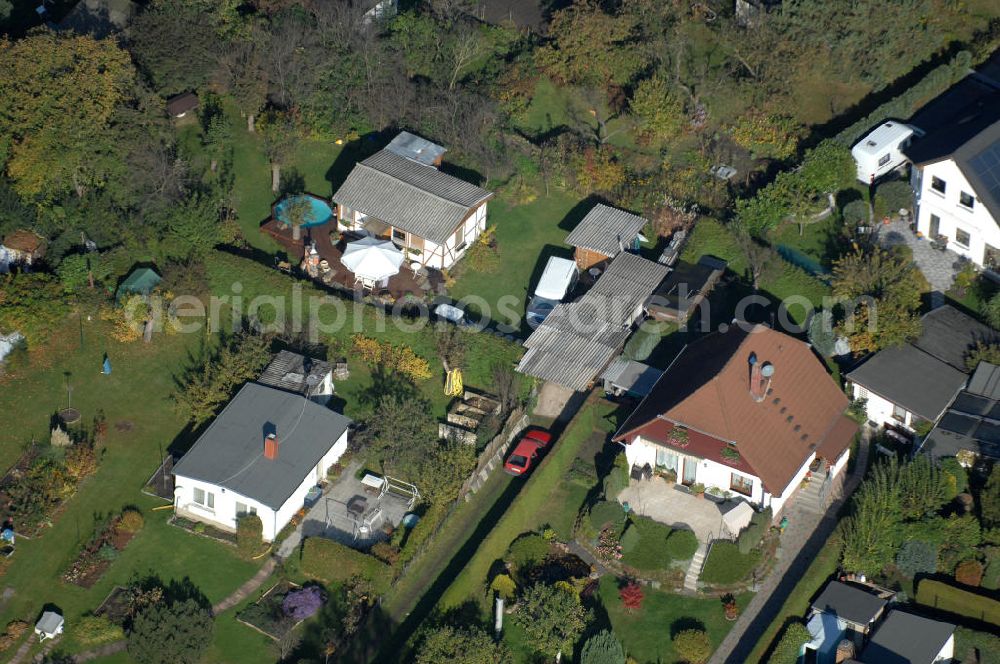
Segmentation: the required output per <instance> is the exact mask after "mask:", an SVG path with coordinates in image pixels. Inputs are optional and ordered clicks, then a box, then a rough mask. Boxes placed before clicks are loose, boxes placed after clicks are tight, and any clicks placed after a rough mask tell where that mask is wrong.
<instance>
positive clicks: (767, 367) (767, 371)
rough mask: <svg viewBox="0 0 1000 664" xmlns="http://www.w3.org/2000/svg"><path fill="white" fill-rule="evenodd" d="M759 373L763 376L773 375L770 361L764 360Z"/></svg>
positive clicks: (772, 366)
mask: <svg viewBox="0 0 1000 664" xmlns="http://www.w3.org/2000/svg"><path fill="white" fill-rule="evenodd" d="M760 375H762V376H763V377H764V378H770V377H771V376H773V375H774V365H773V364H771V363H770V362H765V363H764V365H763V366H762V367H761V368H760Z"/></svg>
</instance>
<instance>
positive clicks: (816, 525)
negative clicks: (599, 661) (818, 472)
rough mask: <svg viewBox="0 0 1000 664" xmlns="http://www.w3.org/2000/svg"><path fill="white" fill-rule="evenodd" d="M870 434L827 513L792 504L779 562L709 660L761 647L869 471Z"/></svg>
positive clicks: (741, 657)
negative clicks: (760, 639)
mask: <svg viewBox="0 0 1000 664" xmlns="http://www.w3.org/2000/svg"><path fill="white" fill-rule="evenodd" d="M870 433H871V432H870V430H869V429H868V428H867V427H865V428H864V429H862V432H861V445H860V446H859V449H858V459H857V461H856V463H855V464H854V470H853V471H852V473H851V475H850V477H848V478H847V481H846V482H845V483H844V487H843V491H841V492H840V494H839V495H838V496H837V497H836V499H835V500H833V501H831V502H830V504H829V505H828V506H827V507H826V510H825V511H823V512H817V511H816V510H815V507H814V506H797V505H795V504H793V505H792V508H791V509H790V510H789V511H790V514H789V515H788V520H789V524H788V528H787V529H786V530H785V532H784V534H783V535H782V536H781V545H780V546H779V548H778V552H777V554H776V558H777V564H776V565H775V566H774V569H773V570H772V571H771V574H770V575H769V576H768V577H767V578H766V579H765V580H764V581H763V583H761V585H760V587H759V588H758V589H757V594H756V595H754V597H753V599H751V600H750V603H749V604H748V605H747V607H746V608H745V609H743V613H742V614H740V617H739V618H738V619H737V621H736V624H734V625H733V628H732V629H731V630H730V631H729V634H727V635H726V638H724V639H723V640H722V643H720V644H719V647H718V648H717V649H716V650H715V652H714V653H713V654H712V658H711V659H710V660H709V664H743V662H745V661H746V660H747V657H748V656H749V654H750V651H751V650H753V648H754V646H756V645H757V640H758V639H759V638H760V637H761V635H762V634H763V633H764V630H766V629H767V627H768V625H770V624H771V623H772V622H773V621H774V619H775V617H776V616H777V615H778V612H779V611H781V607H782V606H783V605H784V604H785V600H786V599H787V597H788V594H789V593H790V592H791V591H792V589H793V588H795V585H796V584H797V583H798V581H799V579H800V578H802V575H803V574H804V573H805V571H806V569H807V568H808V567H809V565H810V563H812V561H813V558H815V557H816V554H817V553H819V550H820V549H821V548H822V547H824V546H825V545H826V541H827V539H828V538H829V537H830V535H831V534H832V533H833V531H834V529H835V528H836V527H837V521H838V519H837V513H838V511H839V510H840V507H841V505H843V503H844V501H845V500H847V498H848V496H850V495H851V493H852V492H853V491H854V489H855V488H856V487H857V486H858V484H859V483H860V482H861V479H862V478H863V477H864V475H865V471H866V470H867V469H868V454H869V447H870V441H871V435H870Z"/></svg>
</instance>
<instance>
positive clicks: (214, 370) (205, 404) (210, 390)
mask: <svg viewBox="0 0 1000 664" xmlns="http://www.w3.org/2000/svg"><path fill="white" fill-rule="evenodd" d="M270 359H271V351H270V342H269V341H268V340H267V339H266V338H264V337H260V336H256V335H251V334H244V333H241V334H238V335H236V336H235V337H233V338H232V339H231V340H229V341H228V342H227V343H226V345H225V346H223V348H222V350H221V351H220V352H219V353H218V355H215V356H208V357H206V358H204V359H203V360H202V362H201V363H200V364H199V365H198V366H196V367H194V368H192V369H191V370H190V371H188V372H187V374H186V375H185V376H184V378H183V379H182V385H181V387H180V389H178V391H177V392H176V393H175V394H174V400H175V402H176V403H177V406H178V409H179V410H181V411H182V412H185V413H186V414H187V415H188V417H190V418H191V420H192V421H193V422H194V423H195V424H201V423H202V422H205V421H207V420H208V419H210V418H211V417H213V416H214V415H215V413H216V411H218V409H219V407H220V406H222V404H224V403H226V402H227V401H228V400H229V399H230V397H232V394H233V391H234V390H235V389H236V388H237V387H238V386H240V385H242V384H243V383H245V382H247V381H248V380H253V379H254V378H256V377H257V376H258V375H259V374H260V371H261V369H263V368H264V366H265V365H267V363H268V361H269V360H270Z"/></svg>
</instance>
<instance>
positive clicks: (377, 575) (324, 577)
mask: <svg viewBox="0 0 1000 664" xmlns="http://www.w3.org/2000/svg"><path fill="white" fill-rule="evenodd" d="M301 564H302V572H303V573H305V574H306V575H307V576H311V577H314V578H316V579H318V580H320V581H324V582H326V583H331V582H338V581H347V580H349V579H351V578H353V577H361V578H363V579H367V580H368V581H370V582H371V584H372V587H373V588H374V589H375V591H376V592H378V593H384V592H386V591H387V590H388V586H389V581H390V580H391V579H392V572H391V570H390V569H389V566H388V565H386V564H385V563H383V562H382V561H381V560H379V559H378V558H375V557H374V556H370V555H368V554H366V553H362V552H360V551H357V550H356V549H352V548H350V547H349V546H344V545H343V544H340V543H338V542H334V541H333V540H329V539H326V538H323V537H309V538H307V539H306V540H305V542H304V543H303V545H302V563H301Z"/></svg>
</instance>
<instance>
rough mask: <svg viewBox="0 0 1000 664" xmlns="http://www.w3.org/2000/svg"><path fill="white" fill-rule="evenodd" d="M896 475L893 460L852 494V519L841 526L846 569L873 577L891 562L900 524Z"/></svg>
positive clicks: (843, 522) (882, 466)
mask: <svg viewBox="0 0 1000 664" xmlns="http://www.w3.org/2000/svg"><path fill="white" fill-rule="evenodd" d="M898 474H899V466H898V464H897V463H896V462H895V460H892V461H890V462H883V463H879V464H877V465H876V466H875V467H874V468H872V470H871V471H870V473H869V475H868V477H867V478H865V481H864V482H863V483H862V484H861V486H860V487H859V489H858V491H857V492H856V493H855V495H854V500H853V509H852V512H851V515H850V516H848V517H847V518H845V519H843V520H842V521H841V522H840V530H841V536H842V539H843V543H844V544H843V551H842V554H841V557H842V561H843V565H844V568H845V569H848V570H853V571H857V572H866V573H869V574H874V573H876V572H879V571H881V570H882V568H883V567H885V565H886V564H888V563H889V562H892V560H893V559H894V555H895V552H896V537H897V536H898V535H897V528H896V526H897V524H898V523H899V522H900V520H901V507H900V499H899V493H898V490H897V478H898Z"/></svg>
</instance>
